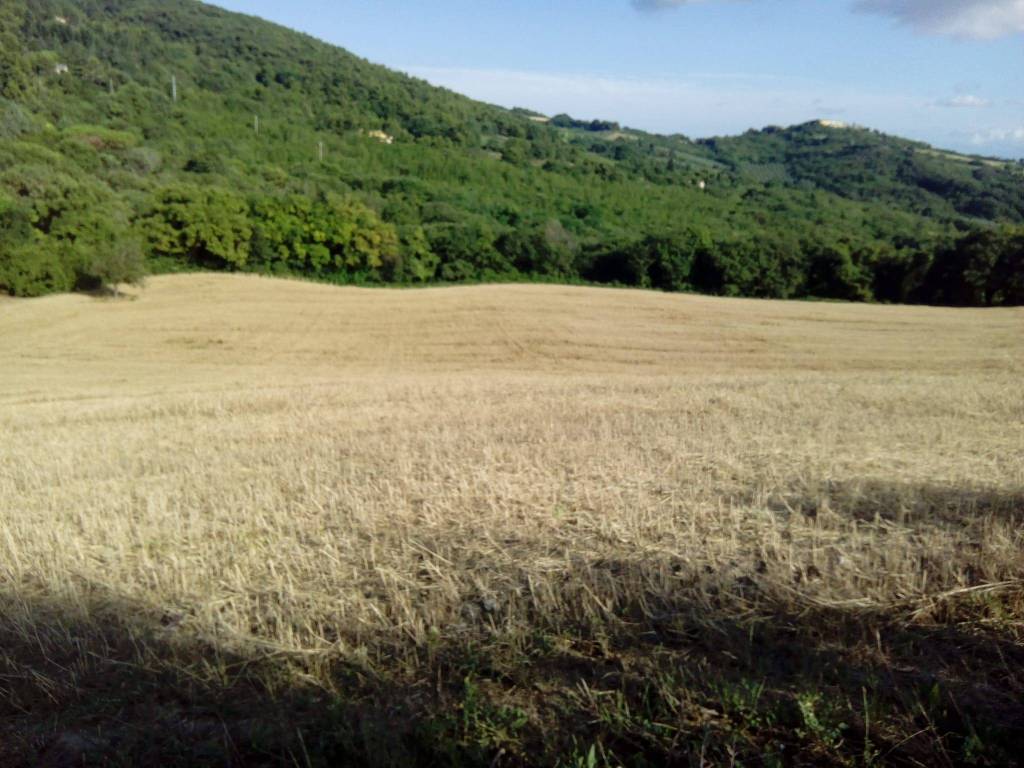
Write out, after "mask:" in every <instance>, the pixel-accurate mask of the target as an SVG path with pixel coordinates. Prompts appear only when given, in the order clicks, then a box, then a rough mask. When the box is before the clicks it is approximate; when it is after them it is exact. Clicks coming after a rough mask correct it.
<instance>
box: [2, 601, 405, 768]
mask: <svg viewBox="0 0 1024 768" xmlns="http://www.w3.org/2000/svg"><path fill="white" fill-rule="evenodd" d="M13 604H14V602H13V601H10V600H6V601H3V602H0V606H4V608H6V607H7V606H11V605H13ZM16 610H17V614H18V615H19V620H17V621H16V622H12V621H10V620H9V618H10V616H11V615H12V613H14V611H10V612H8V611H7V610H4V611H3V612H2V613H0V616H3V618H0V649H2V650H0V694H2V695H0V765H3V766H5V767H10V768H16V767H18V766H25V767H26V768H28V766H49V767H51V768H64V767H65V766H67V767H70V766H80V765H81V766H85V765H89V766H92V765H142V764H149V765H153V766H165V765H181V766H184V765H220V766H224V765H228V766H243V765H244V766H250V765H253V766H263V765H267V766H271V765H275V766H276V765H308V764H310V763H315V764H325V765H326V764H330V765H337V764H345V763H346V761H347V760H348V759H349V758H350V757H352V756H355V757H356V758H357V759H358V756H359V755H361V754H364V753H366V752H368V751H372V752H373V753H374V754H377V755H378V756H380V757H381V758H384V759H387V758H388V755H389V752H390V751H391V750H392V749H393V747H394V746H395V743H394V741H393V740H391V738H390V737H392V736H396V735H400V730H401V729H399V733H396V731H395V729H394V728H393V725H394V723H393V722H392V721H393V716H392V713H391V712H390V711H388V710H387V706H388V704H387V702H391V703H394V702H399V701H401V700H402V699H401V697H400V696H399V695H398V692H397V691H395V690H392V689H390V688H389V687H388V686H387V685H386V684H384V683H374V684H371V683H368V682H367V681H366V680H360V679H359V676H358V675H356V674H354V673H349V672H347V671H345V670H339V673H338V675H337V679H338V683H339V684H340V685H342V686H346V685H350V686H352V688H353V690H354V691H358V696H354V697H353V699H352V700H351V702H349V701H347V700H346V699H344V698H342V697H341V696H338V695H332V694H329V693H327V692H325V691H324V690H323V689H321V688H318V687H315V686H303V685H299V684H296V682H295V680H294V679H291V680H289V679H287V677H286V675H285V673H284V670H283V669H282V666H283V665H281V664H280V663H279V662H276V661H275V660H274V659H273V658H270V657H267V658H262V659H254V658H241V657H239V656H234V655H231V654H226V653H224V652H223V651H222V650H220V649H218V648H217V647H215V646H214V645H211V644H204V643H199V642H195V641H192V642H176V641H174V640H173V639H172V638H169V637H167V633H166V631H165V628H164V627H163V626H161V624H160V622H155V623H154V625H153V626H149V627H147V626H145V625H143V624H141V623H140V622H139V620H138V619H139V617H140V616H145V613H146V612H145V611H143V610H139V609H137V608H135V607H133V606H131V605H128V604H124V605H119V606H110V605H109V604H108V603H105V604H104V607H103V611H104V618H103V619H102V620H101V621H84V620H81V619H75V618H69V616H73V615H74V614H75V612H68V613H67V615H62V614H61V611H60V609H59V607H58V606H55V605H53V604H40V605H26V604H25V603H24V602H23V601H18V602H17V609H16ZM118 615H120V616H124V617H131V621H130V623H128V622H122V621H120V620H119V619H118V618H117V616H118ZM375 736H376V737H380V738H381V739H383V740H382V741H381V742H380V743H373V742H372V739H373V738H374V737H375Z"/></svg>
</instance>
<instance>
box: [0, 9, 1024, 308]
mask: <svg viewBox="0 0 1024 768" xmlns="http://www.w3.org/2000/svg"><path fill="white" fill-rule="evenodd" d="M1022 222H1024V167H1022V166H1021V165H1020V164H1019V163H1011V162H1004V161H997V160H991V159H985V158H972V157H965V156H962V155H956V154H953V153H947V152H943V151H940V150H936V149H932V148H931V147H927V146H925V145H922V144H919V143H914V142H908V141H904V140H900V139H895V138H892V137H887V136H883V135H881V134H878V133H876V132H873V131H869V130H865V129H860V128H846V127H835V126H829V125H825V124H822V123H809V124H806V125H802V126H795V127H793V128H788V129H782V128H768V129H765V130H763V131H752V132H748V133H747V134H744V135H743V136H739V137H733V138H716V139H709V140H702V141H691V140H689V139H687V138H685V137H682V136H655V135H651V134H646V133H643V132H640V131H633V130H629V129H624V128H622V127H621V126H618V125H616V124H614V123H610V122H605V121H598V120H595V121H582V120H576V119H573V118H571V117H569V116H566V115H559V116H556V117H554V118H551V119H548V118H546V117H544V116H541V115H537V114H534V113H530V112H527V111H525V110H505V109H500V108H498V107H493V106H489V105H485V104H481V103H479V102H475V101H472V100H470V99H467V98H464V97H462V96H459V95H457V94H454V93H452V92H450V91H447V90H444V89H440V88H435V87H432V86H430V85H428V84H427V83H425V82H423V81H420V80H416V79H414V78H410V77H406V76H404V75H401V74H398V73H395V72H392V71H389V70H387V69H386V68H384V67H380V66H376V65H373V64H370V63H368V62H366V61H364V60H362V59H360V58H358V57H356V56H353V55H351V54H349V53H347V52H345V51H343V50H341V49H339V48H336V47H333V46H330V45H327V44H324V43H321V42H318V41H317V40H315V39H313V38H310V37H308V36H306V35H302V34H299V33H296V32H292V31H289V30H286V29H284V28H282V27H278V26H275V25H273V24H269V23H267V22H263V21H261V20H258V19H254V18H250V17H246V16H242V15H238V14H233V13H228V12H226V11H222V10H219V9H217V8H214V7H212V6H208V5H204V4H201V3H198V2H194V1H193V0H31V2H25V0H0V288H3V289H6V290H7V291H8V292H10V293H14V294H19V295H38V294H41V293H46V292H50V291H61V290H68V289H71V288H75V287H86V286H90V285H96V284H98V283H102V282H114V281H117V280H120V279H123V278H130V277H132V276H134V275H137V274H140V273H141V272H142V271H144V270H145V269H157V270H167V269H184V268H195V267H201V268H214V269H232V270H246V271H256V272H267V273H274V274H298V275H306V276H309V277H313V278H317V279H323V280H330V281H334V282H341V283H374V282H403V283H405V282H427V281H435V280H443V281H461V280H491V279H544V280H580V279H582V280H587V281H594V282H609V283H610V282H614V283H620V284H626V285H639V286H649V287H656V288H662V289H666V290H698V291H704V292H709V293H722V294H731V295H736V294H745V295H752V296H777V297H802V296H816V297H826V298H844V299H855V300H873V299H874V300H883V301H922V302H935V303H952V304H1011V303H1024V263H1022V262H1024V235H1022V230H1021V224H1022Z"/></svg>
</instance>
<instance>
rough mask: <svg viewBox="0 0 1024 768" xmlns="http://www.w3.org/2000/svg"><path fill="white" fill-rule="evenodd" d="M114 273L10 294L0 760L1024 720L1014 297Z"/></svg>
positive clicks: (820, 751)
mask: <svg viewBox="0 0 1024 768" xmlns="http://www.w3.org/2000/svg"><path fill="white" fill-rule="evenodd" d="M136 294H137V295H136V296H134V297H132V298H130V299H126V300H103V299H96V298H90V297H85V296H57V297H49V298H44V299H38V300H31V301H21V300H19V301H4V302H0V359H2V367H0V720H4V721H6V723H7V725H0V758H3V757H6V758H7V762H8V763H11V764H16V765H17V764H25V765H30V764H36V763H38V764H52V765H77V764H79V763H80V762H81V761H82V760H86V761H90V760H91V761H92V762H91V763H89V764H95V763H97V762H98V763H100V764H102V762H103V761H104V760H107V761H109V763H110V764H133V761H137V760H142V759H143V758H145V759H152V760H160V761H163V762H164V763H169V762H173V760H175V759H178V760H181V761H183V764H217V765H223V764H225V761H227V763H228V764H238V765H249V764H260V765H262V764H278V763H287V764H298V765H303V764H310V765H312V764H345V761H346V760H348V761H350V763H351V764H364V763H371V762H376V763H378V764H408V763H409V762H411V761H412V760H413V759H415V760H418V761H419V764H424V765H476V764H480V765H519V764H545V765H552V764H564V765H586V766H588V767H589V766H591V765H592V766H597V765H633V764H636V765H641V764H644V763H642V762H639V761H642V760H647V761H648V762H647V763H646V764H674V765H690V764H693V765H699V764H706V765H716V764H728V763H729V762H730V761H731V762H733V763H735V764H741V763H743V764H751V763H752V764H812V763H813V764H837V765H847V764H848V765H853V764H869V763H870V764H889V763H892V764H907V765H912V764H917V765H935V764H940V765H956V764H961V763H963V762H967V761H970V760H973V761H975V763H974V764H978V765H986V764H1008V763H1007V761H1011V762H1010V763H1009V764H1013V763H1012V760H1014V759H1019V758H1017V757H1016V756H1015V754H1014V752H1013V750H1012V746H1013V745H1014V744H1015V743H1016V744H1020V743H1024V741H1018V740H1021V739H1024V725H1022V724H1024V673H1022V672H1021V671H1020V670H1021V669H1024V645H1022V638H1024V581H1022V578H1024V530H1022V524H1024V310H957V309H937V308H923V307H918V308H913V307H885V306H866V305H847V304H811V303H791V302H768V301H755V300H739V299H717V298H707V297H697V296H686V295H668V294H657V293H646V292H636V291H624V290H613V289H594V288H575V287H555V286H526V285H515V286H484V287H460V288H436V289H422V290H407V291H398V290H370V289H356V288H335V287H329V286H321V285H313V284H308V283H302V282H297V281H282V280H271V279H265V278H259V277H243V276H230V275H205V274H204V275H180V276H166V277H159V278H154V279H152V280H151V281H150V282H149V285H148V286H147V287H146V288H145V289H143V290H139V291H136ZM328 710H329V711H330V712H331V713H332V715H331V717H333V718H334V719H333V720H331V721H330V722H329V723H327V724H326V725H325V721H324V720H323V713H324V712H326V711H328ZM269 712H273V713H275V714H274V715H273V722H274V723H276V724H281V723H287V727H282V728H280V733H278V732H276V731H274V728H272V727H271V726H269V725H266V724H264V725H260V726H259V727H257V725H255V724H256V723H257V722H258V721H259V718H260V717H261V716H264V715H266V714H267V713H269ZM353 724H355V725H353ZM424 734H426V735H424ZM188 750H206V751H205V752H203V751H194V752H189V751H188ZM773 755H774V756H775V757H772V756H773ZM775 759H777V760H778V761H779V762H776V763H772V762H771V760H775ZM118 760H121V761H122V763H118V762H117V761H118ZM76 761H78V762H76ZM204 761H208V763H206V762H204ZM591 761H592V762H591ZM758 761H761V762H758Z"/></svg>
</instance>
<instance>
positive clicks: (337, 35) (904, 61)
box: [214, 0, 1024, 158]
mask: <svg viewBox="0 0 1024 768" xmlns="http://www.w3.org/2000/svg"><path fill="white" fill-rule="evenodd" d="M214 3H215V4H216V5H220V6H221V7H224V8H228V9H230V10H234V11H240V12H243V13H248V14H252V15H256V16H260V17H262V18H265V19H268V20H271V21H275V22H277V23H280V24H284V25H285V26H288V27H291V28H293V29H299V30H301V31H303V32H307V33H309V34H312V35H314V36H316V37H318V38H320V39H322V40H325V41H327V42H330V43H334V44H336V45H340V46H342V47H344V48H347V49H348V50H350V51H352V52H353V53H356V54H358V55H360V56H363V57H365V58H367V59H369V60H370V61H373V62H375V63H379V64H384V65H386V66H388V67H390V68H392V69H397V70H399V71H402V72H407V73H409V74H411V75H414V76H416V77H420V78H423V79H425V80H428V81H430V82H432V83H435V84H437V85H443V86H445V87H448V88H451V89H452V90H455V91H458V92H460V93H464V94H466V95H468V96H472V97H473V98H476V99H480V100H483V101H487V102H490V103H493V104H500V105H502V106H506V107H527V108H530V109H534V110H536V111H538V112H542V113H544V114H547V115H554V114H558V113H560V112H567V113H569V114H571V115H572V116H573V117H577V118H585V119H592V118H601V119H607V120H615V121H618V122H620V123H622V124H624V125H627V126H630V127H633V128H640V129H644V130H648V131H655V132H658V133H682V134H685V135H687V136H690V137H691V138H704V137H710V136H720V135H726V134H736V133H742V132H743V131H745V130H747V129H750V128H762V127H764V126H766V125H792V124H796V123H801V122H805V121H808V120H813V119H820V118H828V119H833V120H840V121H844V122H848V123H854V124H857V125H863V126H867V127H870V128H876V129H879V130H882V131H885V132H887V133H894V134H897V135H900V136H906V137H908V138H914V139H920V140H923V141H927V142H929V143H931V144H934V145H935V146H938V147H943V148H948V149H956V150H960V151H966V152H971V153H977V154H985V155H994V156H1000V157H1012V158H1022V157H1024V0H431V1H429V2H427V1H425V0H288V2H281V1H280V0H214Z"/></svg>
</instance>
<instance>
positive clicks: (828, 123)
mask: <svg viewBox="0 0 1024 768" xmlns="http://www.w3.org/2000/svg"><path fill="white" fill-rule="evenodd" d="M818 125H820V126H822V127H823V128H849V127H850V125H849V124H847V123H844V122H843V121H842V120H819V121H818Z"/></svg>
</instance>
